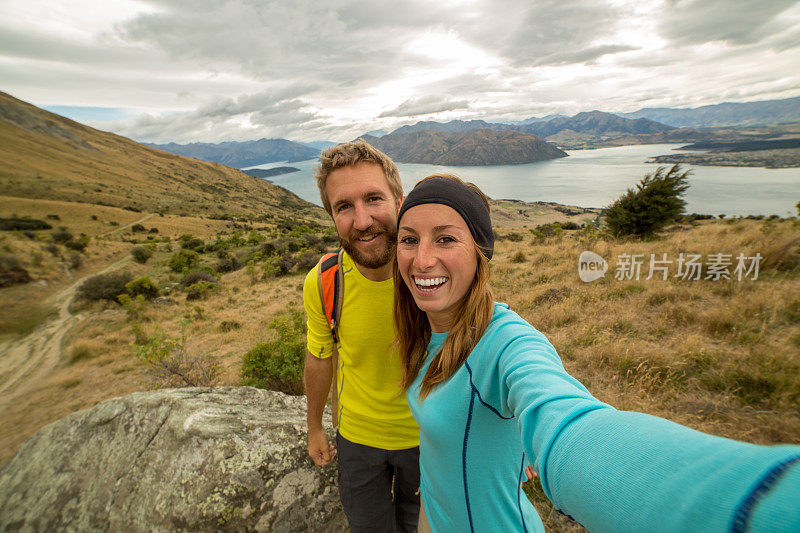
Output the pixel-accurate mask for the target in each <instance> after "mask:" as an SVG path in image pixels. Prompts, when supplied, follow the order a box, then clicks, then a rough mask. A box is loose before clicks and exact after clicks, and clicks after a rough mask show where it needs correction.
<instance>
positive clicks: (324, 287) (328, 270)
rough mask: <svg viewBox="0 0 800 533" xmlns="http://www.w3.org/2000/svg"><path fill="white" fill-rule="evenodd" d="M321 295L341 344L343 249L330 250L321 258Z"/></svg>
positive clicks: (335, 334)
mask: <svg viewBox="0 0 800 533" xmlns="http://www.w3.org/2000/svg"><path fill="white" fill-rule="evenodd" d="M317 281H318V283H317V285H318V286H319V297H320V300H321V301H322V310H323V311H324V313H325V319H326V320H327V321H328V327H329V328H330V329H331V337H333V342H334V344H339V318H340V315H341V313H342V300H343V299H344V277H343V274H342V249H341V248H340V249H339V251H337V252H329V253H327V254H325V255H323V256H322V258H321V259H320V260H319V272H318V280H317Z"/></svg>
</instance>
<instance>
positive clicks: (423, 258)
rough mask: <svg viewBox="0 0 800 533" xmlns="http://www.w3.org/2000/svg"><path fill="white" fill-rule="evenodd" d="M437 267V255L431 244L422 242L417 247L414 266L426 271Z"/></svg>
mask: <svg viewBox="0 0 800 533" xmlns="http://www.w3.org/2000/svg"><path fill="white" fill-rule="evenodd" d="M434 265H436V255H435V254H434V253H433V248H432V247H431V245H430V243H428V242H426V241H422V242H420V243H419V246H417V255H416V256H415V257H414V266H416V267H417V268H419V269H421V270H424V269H428V268H431V267H433V266H434Z"/></svg>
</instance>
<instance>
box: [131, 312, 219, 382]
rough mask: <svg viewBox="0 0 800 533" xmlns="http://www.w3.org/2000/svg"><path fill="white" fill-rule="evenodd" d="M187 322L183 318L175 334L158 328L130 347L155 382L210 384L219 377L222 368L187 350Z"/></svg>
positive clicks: (209, 359)
mask: <svg viewBox="0 0 800 533" xmlns="http://www.w3.org/2000/svg"><path fill="white" fill-rule="evenodd" d="M188 324H189V323H188V321H184V323H183V326H182V328H181V334H180V336H178V337H174V336H172V335H170V334H168V333H166V332H164V331H159V332H156V333H155V334H153V335H149V336H148V337H147V338H146V341H145V342H144V343H143V344H142V345H141V346H134V347H133V351H134V354H135V355H136V357H138V358H139V359H140V360H142V361H143V362H144V363H145V364H147V366H148V371H149V373H150V375H151V377H152V379H153V382H154V383H155V384H156V386H159V387H186V386H189V387H211V386H213V385H216V383H217V381H218V380H219V377H220V375H221V374H222V368H221V367H220V366H219V365H218V364H216V363H215V362H214V361H213V360H212V359H211V358H210V357H208V356H206V355H203V354H198V353H191V352H189V351H188V350H187V348H186V342H187V340H188V338H189V333H188Z"/></svg>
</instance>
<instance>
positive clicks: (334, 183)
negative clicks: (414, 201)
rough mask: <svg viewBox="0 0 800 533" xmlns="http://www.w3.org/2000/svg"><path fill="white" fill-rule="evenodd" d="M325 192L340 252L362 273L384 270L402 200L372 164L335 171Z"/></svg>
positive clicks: (393, 244) (379, 169)
mask: <svg viewBox="0 0 800 533" xmlns="http://www.w3.org/2000/svg"><path fill="white" fill-rule="evenodd" d="M325 191H326V193H327V195H328V201H329V202H330V204H331V216H332V217H333V222H334V224H335V225H336V232H337V233H338V234H339V241H340V242H341V244H342V248H344V249H345V251H346V252H347V253H348V254H349V255H350V257H352V258H353V260H354V261H355V262H356V264H358V265H360V266H362V267H364V268H366V269H370V270H377V269H381V268H383V267H386V266H387V265H388V264H389V263H390V262H391V260H392V258H393V256H394V251H395V246H396V239H397V211H398V209H399V208H400V203H401V202H402V198H395V197H394V196H393V195H392V191H391V189H390V188H389V184H388V183H387V181H386V176H385V175H384V173H383V168H381V166H380V165H378V164H376V163H358V164H356V165H352V166H348V167H342V168H337V169H336V170H334V171H332V172H331V173H330V174H329V175H328V179H327V180H326V182H325Z"/></svg>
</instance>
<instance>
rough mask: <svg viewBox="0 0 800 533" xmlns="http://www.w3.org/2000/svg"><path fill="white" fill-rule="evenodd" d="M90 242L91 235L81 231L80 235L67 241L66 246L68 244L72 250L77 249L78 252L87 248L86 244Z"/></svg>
mask: <svg viewBox="0 0 800 533" xmlns="http://www.w3.org/2000/svg"><path fill="white" fill-rule="evenodd" d="M88 244H89V236H88V235H84V234H82V233H81V235H80V237H78V238H77V239H72V240H69V241H67V242H65V243H64V246H66V247H67V248H69V249H70V250H75V251H76V252H82V251H84V250H85V249H86V246H87V245H88Z"/></svg>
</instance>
